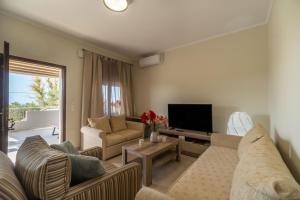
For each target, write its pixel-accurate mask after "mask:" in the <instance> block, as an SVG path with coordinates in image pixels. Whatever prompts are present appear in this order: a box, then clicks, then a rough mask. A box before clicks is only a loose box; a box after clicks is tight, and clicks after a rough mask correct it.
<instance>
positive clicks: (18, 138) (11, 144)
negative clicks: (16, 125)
mask: <svg viewBox="0 0 300 200" xmlns="http://www.w3.org/2000/svg"><path fill="white" fill-rule="evenodd" d="M52 131H53V127H45V128H38V129H32V130H24V131H17V132H9V133H8V156H9V158H10V159H11V160H12V161H13V162H15V160H16V154H17V150H18V149H19V147H20V146H21V145H22V143H23V142H24V140H25V138H26V137H30V136H34V135H40V136H42V137H43V138H44V139H45V140H46V141H47V142H48V144H58V143H59V136H58V135H52ZM55 133H56V134H57V133H58V132H57V131H56V132H55Z"/></svg>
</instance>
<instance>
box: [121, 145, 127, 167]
mask: <svg viewBox="0 0 300 200" xmlns="http://www.w3.org/2000/svg"><path fill="white" fill-rule="evenodd" d="M122 163H123V165H126V164H127V151H126V149H125V148H122Z"/></svg>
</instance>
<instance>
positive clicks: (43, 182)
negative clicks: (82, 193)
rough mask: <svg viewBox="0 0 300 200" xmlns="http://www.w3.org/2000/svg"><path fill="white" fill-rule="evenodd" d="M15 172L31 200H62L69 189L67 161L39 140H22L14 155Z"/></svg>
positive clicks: (69, 173) (69, 175)
mask: <svg viewBox="0 0 300 200" xmlns="http://www.w3.org/2000/svg"><path fill="white" fill-rule="evenodd" d="M15 171H16V175H17V177H18V178H19V180H20V182H21V184H22V185H23V187H24V189H25V191H26V194H27V196H28V198H30V199H62V198H63V197H64V195H65V194H66V192H67V191H68V189H69V186H70V181H71V162H70V160H69V159H68V157H67V155H66V154H64V153H61V152H59V151H56V150H54V149H51V148H50V147H49V145H48V144H47V142H46V141H45V140H44V139H43V138H42V137H41V136H33V137H29V138H26V139H25V141H24V143H23V144H22V145H21V147H20V148H19V150H18V152H17V158H16V165H15Z"/></svg>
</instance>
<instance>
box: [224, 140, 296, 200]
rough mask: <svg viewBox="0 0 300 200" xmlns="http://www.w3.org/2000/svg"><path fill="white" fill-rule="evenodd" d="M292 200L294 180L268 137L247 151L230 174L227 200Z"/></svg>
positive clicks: (294, 198) (294, 192)
mask: <svg viewBox="0 0 300 200" xmlns="http://www.w3.org/2000/svg"><path fill="white" fill-rule="evenodd" d="M288 199H289V200H296V199H300V186H299V185H298V184H297V182H296V181H295V180H294V178H293V176H292V175H291V173H290V171H289V170H288V168H287V167H286V165H285V163H284V161H283V160H282V158H281V156H280V154H279V152H278V151H277V149H276V147H275V146H274V144H273V142H272V140H271V138H270V137H269V136H268V135H265V136H263V137H262V138H261V139H259V140H258V141H257V142H255V143H253V144H252V145H250V146H249V148H248V149H247V152H245V153H244V155H243V156H242V158H241V159H240V162H239V164H238V165H237V168H236V170H235V173H234V178H233V183H232V189H231V195H230V200H288Z"/></svg>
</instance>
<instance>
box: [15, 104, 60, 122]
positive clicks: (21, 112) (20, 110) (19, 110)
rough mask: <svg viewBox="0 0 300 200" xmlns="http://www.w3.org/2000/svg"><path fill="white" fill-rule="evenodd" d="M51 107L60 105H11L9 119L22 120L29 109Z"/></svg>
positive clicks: (46, 108)
mask: <svg viewBox="0 0 300 200" xmlns="http://www.w3.org/2000/svg"><path fill="white" fill-rule="evenodd" d="M49 109H58V107H10V108H9V119H13V120H14V121H16V122H17V121H21V120H23V119H25V117H26V112H27V111H42V110H49Z"/></svg>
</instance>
